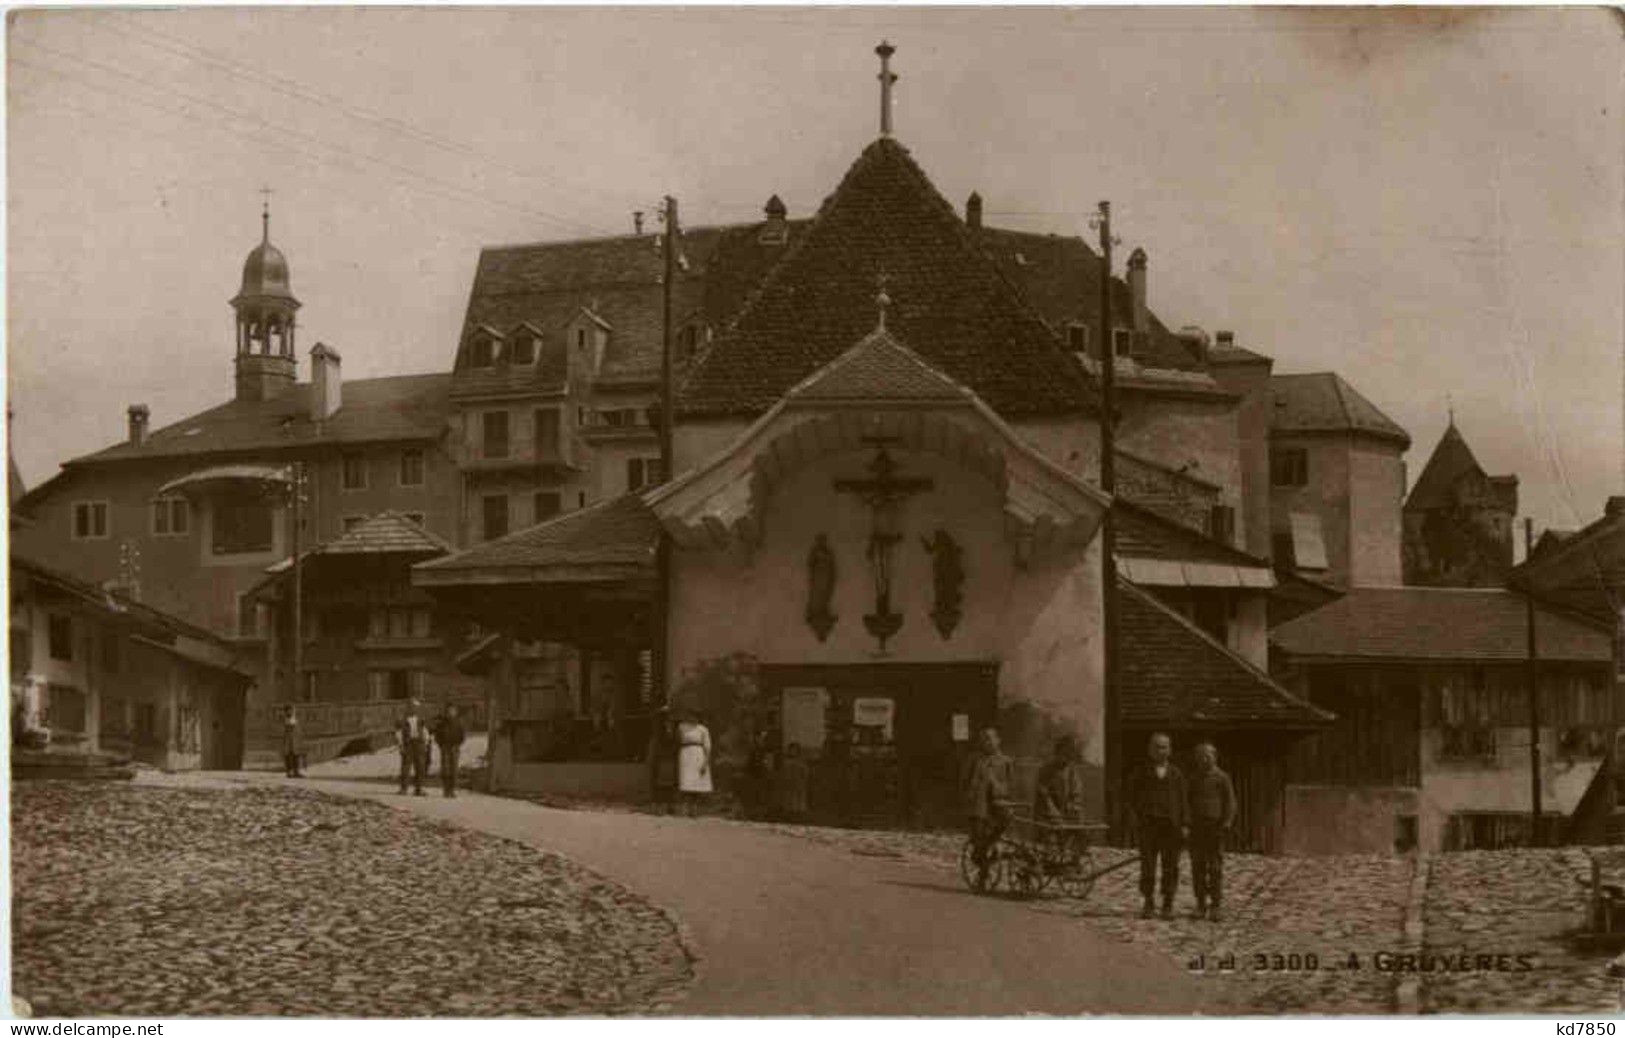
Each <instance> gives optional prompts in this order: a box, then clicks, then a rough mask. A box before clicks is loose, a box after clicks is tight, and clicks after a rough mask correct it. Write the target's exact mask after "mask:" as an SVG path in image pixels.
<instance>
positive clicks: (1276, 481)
mask: <svg viewBox="0 0 1625 1038" xmlns="http://www.w3.org/2000/svg"><path fill="white" fill-rule="evenodd" d="M1270 483H1271V485H1273V486H1278V487H1301V486H1307V485H1308V484H1309V452H1308V451H1307V450H1306V449H1304V448H1303V447H1272V448H1270Z"/></svg>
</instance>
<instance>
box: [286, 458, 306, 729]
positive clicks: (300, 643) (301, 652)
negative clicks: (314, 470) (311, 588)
mask: <svg viewBox="0 0 1625 1038" xmlns="http://www.w3.org/2000/svg"><path fill="white" fill-rule="evenodd" d="M304 496H305V463H304V462H302V461H296V462H294V463H293V537H292V540H293V691H292V693H291V694H290V695H289V696H288V702H290V703H297V702H299V701H301V700H302V699H303V698H304V691H305V689H304V676H305V675H304V662H305V570H304V567H303V566H302V565H300V560H299V556H300V555H301V554H302V553H303V549H302V547H301V540H302V533H301V531H300V529H299V527H300V526H301V525H302V524H301V521H300V520H301V505H302V504H303V498H304Z"/></svg>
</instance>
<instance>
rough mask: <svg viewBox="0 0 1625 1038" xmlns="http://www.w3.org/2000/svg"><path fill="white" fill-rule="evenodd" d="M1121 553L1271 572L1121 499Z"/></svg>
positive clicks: (1117, 517)
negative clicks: (1253, 568)
mask: <svg viewBox="0 0 1625 1038" xmlns="http://www.w3.org/2000/svg"><path fill="white" fill-rule="evenodd" d="M1112 517H1113V523H1114V525H1113V534H1114V536H1115V537H1116V540H1117V554H1118V555H1128V556H1133V557H1135V558H1143V559H1172V560H1177V561H1180V562H1219V563H1228V564H1230V565H1235V566H1250V567H1256V568H1258V569H1268V568H1269V565H1270V564H1269V562H1268V561H1267V560H1265V559H1261V558H1258V557H1257V556H1255V555H1249V554H1248V553H1246V552H1244V551H1242V550H1241V549H1239V548H1233V547H1231V546H1230V545H1228V544H1226V543H1224V542H1223V541H1220V540H1216V539H1214V538H1212V537H1209V536H1208V535H1207V534H1205V533H1200V532H1198V531H1196V530H1192V529H1190V528H1189V527H1187V526H1185V525H1184V524H1182V523H1178V522H1175V521H1174V520H1172V519H1169V518H1167V517H1166V516H1163V515H1159V514H1158V513H1156V512H1154V511H1152V510H1151V509H1150V508H1147V507H1144V506H1142V505H1139V504H1135V503H1134V502H1132V501H1129V500H1127V499H1125V498H1122V497H1119V498H1117V500H1116V502H1115V503H1114V504H1113V506H1112Z"/></svg>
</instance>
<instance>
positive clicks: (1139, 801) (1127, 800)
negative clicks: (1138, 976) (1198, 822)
mask: <svg viewBox="0 0 1625 1038" xmlns="http://www.w3.org/2000/svg"><path fill="white" fill-rule="evenodd" d="M1173 752H1174V746H1173V741H1172V740H1171V739H1169V738H1168V736H1167V735H1166V734H1164V733H1162V732H1157V733H1156V734H1155V735H1153V736H1151V744H1150V749H1149V755H1150V759H1149V760H1148V761H1146V762H1145V763H1144V764H1142V765H1140V766H1139V767H1138V768H1136V769H1135V770H1134V771H1133V772H1132V773H1131V774H1130V775H1129V779H1128V784H1127V785H1128V788H1127V790H1126V794H1127V795H1126V796H1125V797H1124V804H1125V805H1126V806H1127V808H1128V812H1129V827H1130V829H1131V830H1132V831H1134V832H1137V833H1138V834H1139V838H1140V896H1141V897H1143V898H1144V899H1145V904H1144V906H1143V907H1142V908H1141V909H1140V918H1142V919H1150V918H1151V917H1152V916H1153V915H1155V914H1156V913H1155V910H1154V908H1153V902H1154V900H1155V898H1154V895H1155V894H1156V889H1157V872H1158V868H1157V863H1158V860H1159V859H1160V860H1161V863H1162V868H1161V872H1162V917H1163V918H1164V919H1172V918H1173V915H1174V892H1175V891H1176V890H1178V889H1179V850H1180V846H1181V845H1182V844H1183V843H1184V840H1185V837H1186V836H1188V835H1189V829H1188V826H1189V824H1190V823H1189V797H1188V795H1187V789H1186V786H1185V776H1184V775H1183V774H1182V773H1181V772H1180V770H1179V767H1178V766H1177V765H1176V764H1174V763H1173V761H1172V760H1170V759H1169V758H1171V757H1172V756H1173Z"/></svg>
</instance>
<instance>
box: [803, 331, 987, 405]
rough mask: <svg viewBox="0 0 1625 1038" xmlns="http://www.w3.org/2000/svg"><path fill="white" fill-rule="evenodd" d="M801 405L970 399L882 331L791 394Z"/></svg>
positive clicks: (845, 354)
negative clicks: (804, 401)
mask: <svg viewBox="0 0 1625 1038" xmlns="http://www.w3.org/2000/svg"><path fill="white" fill-rule="evenodd" d="M791 395H792V396H794V397H795V398H796V399H797V400H819V401H825V402H840V401H851V400H875V399H885V400H912V401H915V402H919V401H926V400H945V401H953V402H955V403H962V402H964V401H965V399H966V398H967V393H966V391H965V389H964V388H963V387H962V386H957V385H955V384H954V383H953V382H952V381H951V380H949V379H948V378H947V377H946V376H944V375H943V374H942V373H941V372H939V371H937V370H936V369H934V368H932V367H931V366H930V365H928V364H926V363H925V362H924V361H922V360H921V359H920V358H919V356H918V355H917V354H915V353H914V352H913V351H912V350H910V349H909V348H908V347H906V346H904V345H903V344H902V343H900V342H898V341H897V340H896V339H894V338H892V335H891V333H890V332H888V331H886V330H885V329H880V328H877V329H876V330H875V331H873V332H871V333H869V335H867V336H865V337H864V339H863V341H862V342H860V343H858V344H857V345H856V346H854V347H852V349H850V350H848V351H847V352H846V353H844V354H842V355H841V356H840V357H838V358H836V359H835V360H834V361H832V362H831V363H830V364H829V365H828V366H827V367H825V368H823V369H821V370H820V371H819V372H818V373H817V374H816V375H814V376H813V377H812V378H810V379H808V380H807V381H806V382H803V383H802V384H801V385H799V386H797V387H796V388H795V389H793V390H791Z"/></svg>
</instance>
